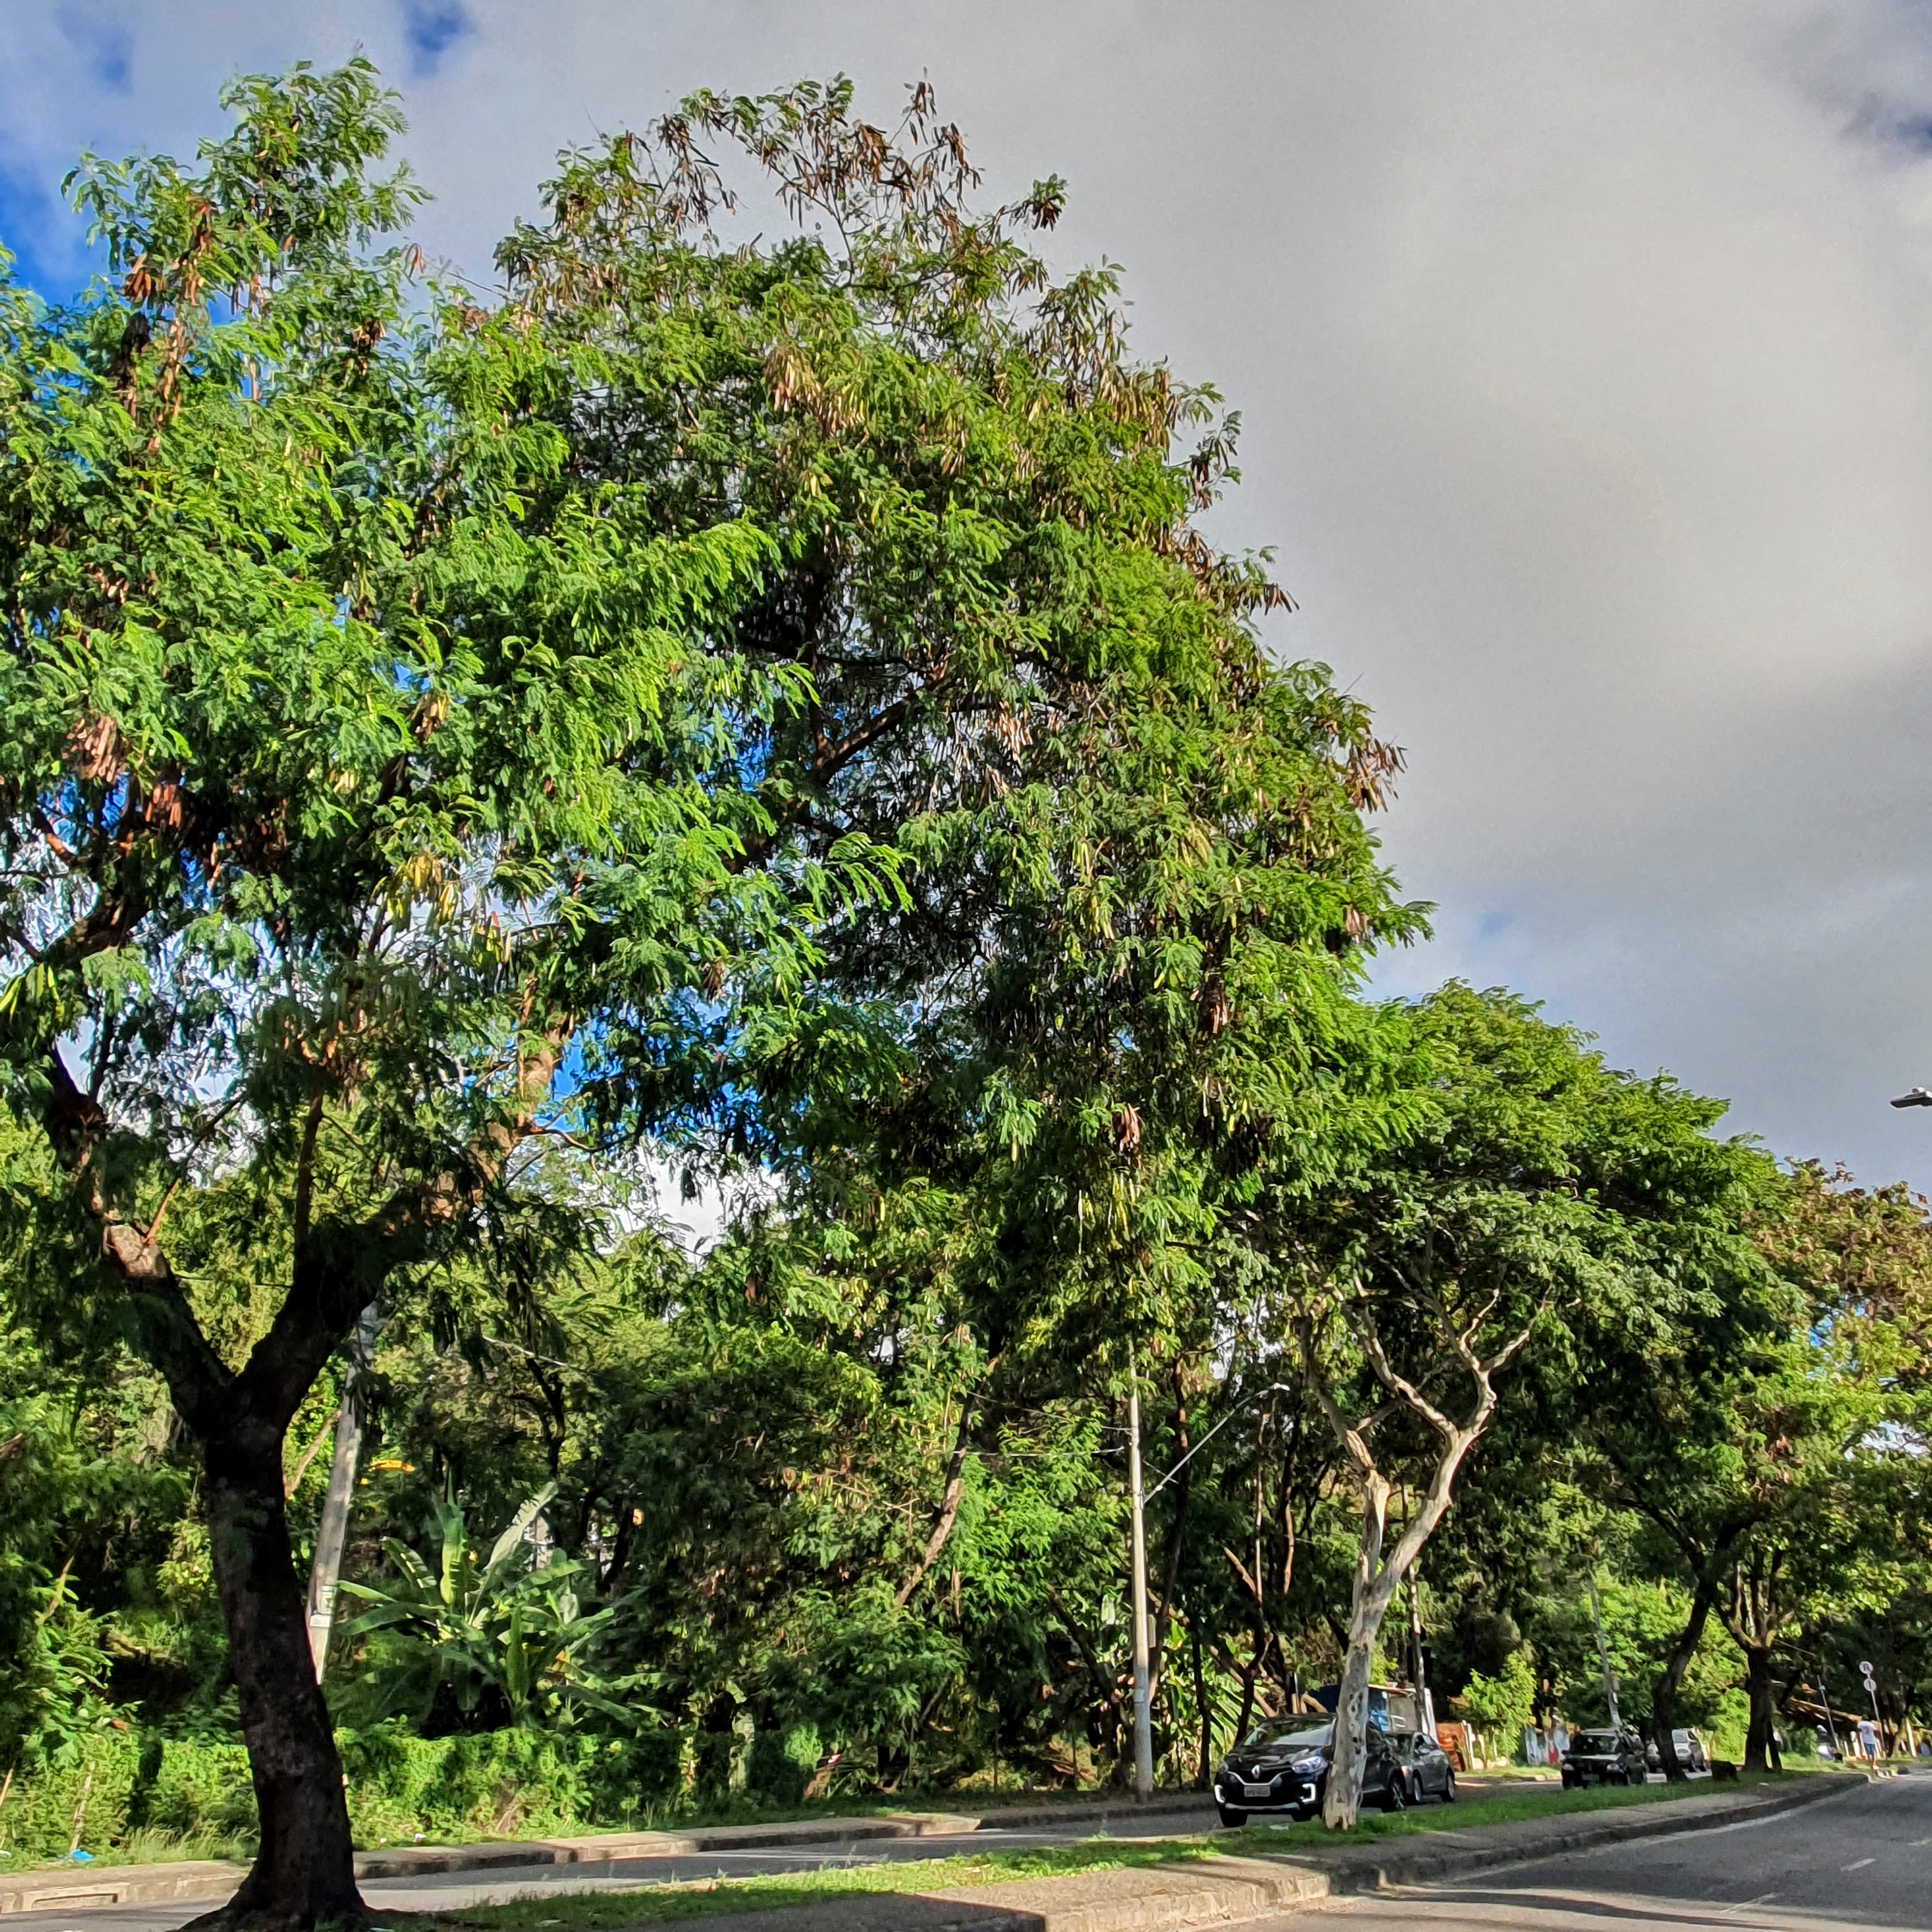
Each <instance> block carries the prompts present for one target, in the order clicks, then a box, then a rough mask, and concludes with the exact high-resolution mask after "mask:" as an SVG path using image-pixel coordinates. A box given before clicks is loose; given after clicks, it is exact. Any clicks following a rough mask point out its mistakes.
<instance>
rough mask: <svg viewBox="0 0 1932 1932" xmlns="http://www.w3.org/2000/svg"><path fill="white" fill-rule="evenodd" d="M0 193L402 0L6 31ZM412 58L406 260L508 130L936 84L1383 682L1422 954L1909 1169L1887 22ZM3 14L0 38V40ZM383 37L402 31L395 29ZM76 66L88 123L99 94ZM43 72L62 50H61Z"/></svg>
mask: <svg viewBox="0 0 1932 1932" xmlns="http://www.w3.org/2000/svg"><path fill="white" fill-rule="evenodd" d="M0 10H4V11H5V13H6V15H7V37H8V40H9V41H10V44H11V45H12V46H13V48H14V49H15V58H13V61H12V62H11V64H10V66H9V68H7V71H5V74H0V126H4V127H6V128H7V130H8V131H7V134H6V136H4V137H0V172H6V173H8V174H10V175H14V176H16V177H17V176H19V175H20V174H21V173H22V172H23V171H26V170H28V169H32V170H37V171H38V172H40V173H41V174H43V175H45V176H46V177H47V178H51V177H52V175H54V174H55V173H57V172H58V169H59V168H60V167H61V166H62V165H64V163H65V160H66V159H67V158H68V157H69V156H70V155H71V153H72V151H74V149H75V148H77V147H78V146H80V145H83V144H85V143H87V142H93V143H95V144H98V145H107V146H110V147H112V146H115V145H124V144H127V143H130V142H147V143H148V144H150V145H157V146H173V147H175V148H187V147H188V146H190V145H191V142H192V140H193V136H194V135H195V134H196V133H197V132H198V131H199V130H202V129H203V128H205V127H206V125H207V124H208V118H209V105H208V104H209V101H210V98H211V93H212V90H213V87H214V84H215V83H217V81H218V80H220V78H221V77H223V76H224V75H225V74H227V73H228V72H230V71H233V69H234V68H236V67H237V66H242V67H251V66H259V65H275V64H278V63H279V62H282V61H284V60H286V59H288V58H293V57H294V56H296V55H310V56H312V57H314V58H318V59H329V58H336V57H338V56H339V55H341V53H343V52H346V51H347V49H348V48H349V47H350V46H351V45H352V44H354V43H358V42H359V43H362V44H364V45H365V46H367V47H368V49H369V50H370V51H371V53H372V54H374V55H375V56H376V57H377V58H378V59H379V60H380V62H382V63H383V65H384V66H385V67H386V69H387V70H388V71H389V72H391V73H392V74H395V75H396V76H398V77H403V78H404V79H407V77H409V76H410V74H411V71H412V62H413V61H416V62H420V60H421V58H422V51H423V50H422V45H421V40H422V32H423V22H424V21H425V20H427V19H428V18H429V17H431V15H435V16H436V17H437V18H439V19H440V18H441V17H442V10H438V9H437V8H428V9H425V8H424V7H412V6H408V5H401V4H397V5H388V4H377V0H368V4H348V0H338V4H335V5H328V4H324V5H305V6H303V7H300V8H296V7H276V6H272V5H271V6H262V5H254V6H249V7H243V6H240V5H233V4H230V0H178V4H177V5H175V6H174V7H171V8H169V9H166V10H157V9H140V8H136V7H133V6H131V5H130V6H125V7H117V6H114V5H105V4H96V5H92V6H91V7H89V8H88V9H87V10H86V13H85V14H84V15H71V16H63V17H62V18H64V19H67V20H68V21H69V23H70V28H71V23H72V21H73V20H77V19H80V20H85V23H86V27H87V32H86V34H77V32H75V31H70V28H64V27H63V26H62V25H61V24H60V22H59V20H56V19H55V18H53V17H51V16H50V14H49V13H48V11H47V10H44V9H43V8H40V7H32V6H29V5H27V4H26V0H0ZM447 12H448V13H449V16H450V18H451V20H452V21H453V20H459V19H460V20H461V21H462V22H463V24H464V30H463V31H461V32H460V33H459V32H457V31H455V28H453V27H452V28H451V30H450V31H449V32H448V33H447V34H445V35H444V36H443V37H442V38H441V39H440V41H439V44H438V46H437V59H436V62H435V65H434V71H430V72H427V73H424V74H420V75H419V76H418V77H416V78H415V79H413V80H408V87H409V97H410V99H409V104H410V113H411V116H412V120H413V133H412V136H411V141H410V148H411V151H412V154H413V157H414V158H415V160H416V165H417V166H418V168H419V171H420V172H421V173H422V175H423V176H424V177H425V179H426V180H427V181H428V184H429V185H430V186H431V187H433V188H434V190H436V192H437V195H438V196H439V200H438V203H437V207H436V208H435V209H434V211H433V214H432V217H431V222H430V224H429V229H430V236H431V240H432V242H434V245H435V246H437V248H440V249H441V250H442V251H444V252H446V253H447V254H449V255H450V256H451V257H453V258H454V259H455V260H458V261H459V262H460V263H463V264H465V265H466V266H469V267H471V268H472V269H475V270H477V271H478V272H481V271H482V270H483V269H484V268H485V266H486V264H487V257H488V249H489V245H490V242H491V241H492V240H493V239H494V237H495V236H496V234H498V233H499V232H500V231H501V230H502V229H503V228H504V227H505V226H506V225H507V223H508V220H510V218H511V217H512V216H513V215H514V214H517V213H520V212H528V211H529V210H530V208H532V205H533V187H534V184H535V181H536V180H537V179H538V178H539V176H540V175H541V173H542V172H544V168H545V166H547V162H548V160H549V157H550V154H551V152H552V151H553V149H554V148H556V146H558V145H560V144H561V143H563V142H571V141H577V140H582V139H586V138H588V137H589V136H590V135H591V134H592V133H593V132H594V131H595V130H596V129H598V128H599V127H615V126H616V125H619V124H622V123H623V122H625V121H637V120H638V119H640V118H643V117H645V116H646V115H649V114H651V113H655V112H657V111H659V110H661V108H662V107H664V105H665V104H667V102H668V101H670V100H671V99H672V98H674V97H675V96H676V95H678V94H679V93H681V92H684V91H685V89H688V88H689V87H691V86H694V85H697V84H699V83H711V84H713V85H718V86H727V87H732V88H748V89H757V88H760V87H764V86H773V85H776V84H778V83H781V82H782V81H784V80H787V79H790V78H791V77H793V76H795V75H796V74H801V73H807V72H810V73H817V74H825V73H828V72H829V71H832V70H833V69H835V68H844V69H846V70H847V71H850V72H851V73H852V74H853V75H854V76H855V77H856V78H857V79H858V80H859V82H860V83H861V86H862V89H864V90H865V96H866V98H867V99H868V101H870V102H871V104H873V106H874V110H875V111H877V112H880V113H883V112H885V111H887V110H889V107H891V105H892V103H893V102H895V101H896V99H897V98H898V89H899V86H901V83H904V81H906V80H909V79H911V78H913V77H916V76H917V75H918V74H920V73H922V72H924V73H927V74H930V76H931V77H932V79H933V80H934V81H935V83H936V84H937V85H938V86H939V88H940V89H941V102H942V105H943V106H944V107H945V108H946V109H947V111H948V112H950V113H953V114H955V115H957V117H958V118H959V119H960V121H962V124H964V126H965V128H966V130H967V132H968V136H969V138H970V139H971V141H972V142H973V144H974V148H975V151H976V152H977V155H978V156H979V157H980V159H981V160H982V161H983V163H985V164H986V166H987V167H988V169H989V175H990V177H991V178H990V180H989V190H990V191H992V192H995V193H1010V192H1011V191H1013V190H1014V189H1015V188H1016V187H1019V186H1021V185H1023V184H1025V182H1026V181H1028V180H1030V179H1031V178H1033V177H1034V175H1039V174H1042V173H1045V172H1049V170H1053V169H1058V171H1060V172H1063V173H1064V174H1065V175H1067V176H1068V177H1069V178H1070V181H1071V183H1072V185H1073V196H1074V200H1073V211H1072V213H1071V214H1070V217H1069V220H1068V221H1067V224H1066V225H1065V227H1064V230H1063V231H1062V233H1061V236H1060V237H1059V239H1058V242H1057V246H1058V248H1059V249H1060V251H1061V254H1062V255H1063V256H1064V257H1065V258H1066V259H1067V260H1072V259H1073V258H1074V257H1092V256H1094V255H1097V254H1102V253H1105V254H1107V255H1109V256H1110V257H1113V258H1114V259H1115V260H1120V261H1122V262H1124V263H1125V264H1126V265H1127V269H1128V271H1129V291H1130V295H1131V296H1132V298H1133V302H1134V304H1135V309H1134V314H1135V317H1136V340H1137V341H1138V342H1139V345H1140V347H1142V350H1144V351H1145V352H1147V353H1157V354H1162V355H1165V356H1169V357H1170V358H1171V359H1172V360H1173V361H1174V362H1175V364H1176V365H1177V366H1178V368H1181V370H1182V371H1184V372H1185V373H1187V374H1190V375H1195V376H1207V377H1212V378H1213V379H1214V380H1216V381H1217V383H1219V384H1220V386H1221V387H1222V388H1223V390H1224V392H1226V394H1227V395H1228V397H1229V400H1230V401H1232V402H1233V403H1234V404H1236V405H1237V406H1238V407H1240V408H1241V410H1243V412H1244V416H1245V421H1246V437H1245V457H1246V460H1245V468H1246V471H1247V481H1246V484H1244V487H1243V489H1242V490H1241V492H1240V493H1239V495H1238V499H1237V500H1236V501H1235V502H1232V503H1231V504H1229V505H1227V506H1226V508H1224V509H1223V511H1220V513H1218V519H1219V520H1218V525H1217V527H1218V530H1219V533H1220V535H1222V536H1223V538H1224V539H1225V540H1226V541H1231V542H1235V543H1240V544H1259V543H1263V542H1270V541H1272V542H1274V543H1276V544H1278V545H1279V547H1280V571H1281V574H1282V575H1283V577H1284V579H1285V580H1286V582H1288V583H1289V585H1290V586H1291V587H1292V589H1294V590H1295V593H1296V595H1297V596H1298V598H1299V599H1300V600H1301V603H1302V605H1303V610H1302V612H1301V615H1300V616H1297V617H1296V618H1295V619H1292V620H1289V622H1286V623H1284V624H1283V625H1282V627H1281V628H1280V631H1279V632H1278V633H1277V636H1276V641H1277V642H1278V643H1279V644H1280V646H1281V647H1282V648H1283V649H1286V650H1289V651H1292V652H1296V653H1298V654H1302V655H1315V656H1319V657H1322V658H1325V659H1326V660H1327V661H1329V662H1330V663H1331V664H1334V666H1335V667H1336V668H1337V671H1338V673H1340V675H1341V676H1342V677H1343V679H1344V680H1345V681H1346V682H1350V683H1352V684H1353V685H1355V687H1356V688H1358V689H1359V690H1361V691H1362V692H1363V693H1364V694H1365V695H1367V697H1369V698H1370V700H1372V701H1373V703H1374V704H1375V705H1376V708H1377V709H1378V711H1379V714H1380V715H1381V716H1382V719H1383V721H1384V723H1385V727H1386V728H1387V729H1388V731H1389V732H1390V733H1391V734H1392V735H1394V736H1396V737H1397V739H1400V742H1403V743H1404V744H1405V745H1407V746H1408V748H1409V751H1410V754H1411V758H1412V772H1411V775H1410V778H1409V781H1408V782H1407V784H1406V786H1405V787H1404V790H1403V796H1402V799H1401V800H1400V804H1399V805H1398V807H1397V810H1396V811H1395V812H1394V814H1392V816H1391V820H1390V821H1389V823H1388V826H1387V827H1386V837H1387V842H1388V850H1389V853H1390V855H1391V858H1392V859H1393V860H1394V862H1395V863H1396V865H1397V867H1398V868H1399V869H1400V872H1401V874H1402V875H1403V879H1404V880H1405V883H1406V886H1408V888H1409V890H1411V891H1412V892H1414V893H1415V894H1417V895H1420V896H1423V897H1427V898H1431V899H1433V900H1435V901H1438V902H1439V904H1440V905H1441V906H1442V913H1441V916H1440V920H1439V938H1438V939H1437V940H1436V942H1435V943H1434V944H1433V945H1431V946H1430V947H1427V948H1424V949H1422V950H1420V951H1419V952H1418V953H1415V954H1412V955H1406V956H1401V957H1399V958H1397V959H1394V960H1391V961H1390V962H1388V963H1387V964H1386V965H1385V968H1384V971H1383V974H1382V984H1384V985H1385V986H1388V987H1390V988H1391V989H1400V990H1415V989H1418V988H1421V987H1422V986H1426V985H1428V984H1430V983H1433V982H1435V981H1436V980H1440V979H1442V978H1443V977H1447V976H1448V975H1450V974H1460V975H1463V976H1465V977H1469V978H1472V979H1473V980H1477V981H1478V982H1479V983H1485V984H1487V983H1495V982H1502V983H1508V984H1511V985H1512V986H1516V987H1517V988H1518V989H1520V990H1522V991H1523V992H1527V993H1529V994H1532V995H1537V996H1540V997H1542V998H1545V999H1546V1000H1547V1001H1548V1003H1549V1006H1550V1010H1551V1011H1552V1012H1553V1013H1556V1014H1558V1015H1560V1016H1562V1017H1565V1018H1567V1019H1574V1020H1576V1021H1577V1022H1580V1023H1581V1024H1583V1025H1586V1026H1588V1027H1589V1028H1592V1029H1594V1030H1595V1031H1597V1032H1598V1033H1599V1034H1601V1036H1602V1037H1603V1040H1604V1046H1605V1047H1606V1049H1607V1051H1608V1052H1610V1055H1612V1057H1613V1058H1614V1059H1615V1060H1616V1061H1618V1062H1619V1064H1625V1065H1632V1066H1636V1067H1639V1068H1641V1069H1643V1070H1649V1069H1650V1068H1652V1067H1656V1066H1658V1065H1668V1066H1669V1067H1671V1068H1673V1070H1675V1071H1676V1073H1679V1076H1681V1077H1682V1078H1683V1079H1685V1081H1687V1082H1689V1083H1691V1084H1692V1085H1696V1086H1698V1087H1700V1088H1703V1089H1705V1090H1706V1091H1712V1092H1716V1093H1720V1094H1728V1095H1730V1097H1732V1098H1733V1100H1734V1102H1735V1103H1736V1106H1735V1112H1734V1115H1733V1118H1734V1120H1735V1121H1736V1124H1737V1125H1738V1126H1739V1127H1741V1128H1744V1129H1748V1130H1752V1131H1755V1132H1758V1133H1762V1134H1763V1135H1764V1136H1766V1138H1767V1139H1769V1140H1770V1141H1771V1142H1772V1144H1773V1145H1775V1146H1777V1147H1778V1148H1781V1149H1783V1150H1785V1151H1790V1152H1792V1153H1796V1154H1805V1153H1819V1154H1825V1155H1827V1156H1843V1157H1846V1158H1847V1159H1849V1160H1852V1162H1853V1163H1855V1164H1856V1165H1857V1166H1858V1167H1859V1168H1860V1169H1861V1170H1862V1171H1864V1172H1867V1174H1868V1175H1870V1176H1871V1177H1872V1178H1886V1177H1889V1176H1892V1175H1906V1176H1908V1177H1909V1178H1912V1179H1913V1180H1915V1181H1918V1182H1919V1183H1921V1184H1927V1183H1932V1129H1928V1128H1927V1127H1925V1125H1924V1122H1923V1118H1922V1117H1921V1116H1920V1115H1915V1114H1893V1113H1891V1112H1890V1111H1889V1110H1888V1109H1886V1108H1885V1106H1884V1104H1883V1103H1884V1101H1885V1097H1887V1095H1888V1094H1890V1093H1891V1092H1893V1091H1898V1090H1899V1089H1900V1088H1902V1087H1903V1086H1905V1085H1910V1084H1913V1083H1915V1082H1918V1081H1919V1080H1921V1079H1932V1022H1928V1020H1927V1016H1926V1014H1925V1011H1924V1007H1925V1001H1924V995H1923V989H1924V986H1925V985H1926V983H1927V977H1928V976H1927V965H1928V962H1932V859H1928V857H1927V852H1926V841H1925V838H1924V828H1925V827H1926V826H1927V823H1928V814H1927V806H1928V804H1932V798H1928V796H1927V794H1928V791H1932V775H1928V772H1927V757H1926V748H1927V745H1928V742H1932V740H1928V732H1932V693H1928V691H1927V679H1926V670H1927V662H1928V657H1932V302H1928V299H1927V297H1928V295H1932V219H1928V217H1932V141H1928V139H1927V127H1928V124H1932V123H1928V115H1932V44H1928V38H1927V20H1928V15H1927V12H1926V10H1924V7H1921V6H1918V5H1911V4H1908V0H1865V4H1852V5H1839V6H1834V7H1830V8H1821V7H1814V6H1809V5H1796V4H1793V0H1707V4H1706V5H1701V6H1699V7H1683V6H1682V5H1669V4H1664V0H1616V4H1606V5H1588V4H1573V5H1565V6H1564V7H1541V6H1536V5H1529V4H1525V0H1511V4H1489V5H1484V4H1481V0H1470V4H1466V5H1461V6H1459V7H1455V8H1446V7H1434V6H1430V5H1421V4H1401V5H1397V4H1390V5H1372V4H1371V5H1361V6H1357V7H1333V6H1330V5H1324V4H1321V0H1276V4H1262V0H1253V4H1246V5H1235V4H1227V3H1226V0H1223V4H1216V0H1205V4H1202V5H1196V6H1193V7H1188V8H1176V7H1154V6H1151V5H1141V6H1136V5H1127V4H1110V5H1079V4H1061V5H1052V4H1046V5H1042V4H1039V0H1034V4H1031V5H1016V4H1013V0H983V4H980V5H974V6H972V7H966V6H963V5H962V6H953V7H937V6H931V5H926V6H921V5H909V4H895V5H885V4H883V0H879V4H866V0H842V3H841V0H788V4H787V5H783V6H778V5H759V4H753V3H752V0H739V3H738V4H714V5H700V4H697V0H685V4H682V5H662V6H659V7H653V8H649V9H646V8H641V7H635V6H632V5H622V4H616V0H598V4H591V0H579V4H574V5H572V4H556V0H553V4H549V5H544V6H543V7H534V6H527V5H515V6H513V5H490V4H486V0H475V4H472V5H469V6H468V7H465V8H463V9H460V10H459V9H456V8H453V7H452V8H449V9H448V10H447ZM412 33H414V34H415V35H416V40H415V41H414V42H413V40H412ZM102 47H109V48H113V49H118V50H119V52H120V56H121V62H122V65H120V66H118V67H117V68H116V73H117V75H118V76H120V77H121V78H122V79H124V86H125V88H126V90H127V91H126V92H110V90H109V89H107V87H105V86H104V84H103V83H102V81H101V79H100V77H99V75H98V63H99V61H100V59H101V54H100V52H99V49H101V48H102ZM90 62H92V63H93V64H94V66H93V69H92V77H91V71H90Z"/></svg>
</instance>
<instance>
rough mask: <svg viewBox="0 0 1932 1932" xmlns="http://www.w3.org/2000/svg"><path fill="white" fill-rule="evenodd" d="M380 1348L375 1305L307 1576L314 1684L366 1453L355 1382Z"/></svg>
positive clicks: (347, 1387) (352, 1374) (351, 1379)
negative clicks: (361, 1460)
mask: <svg viewBox="0 0 1932 1932" xmlns="http://www.w3.org/2000/svg"><path fill="white" fill-rule="evenodd" d="M375 1347H376V1304H374V1302H373V1301H372V1302H371V1304H369V1306H368V1307H367V1308H365V1309H364V1310H363V1311H362V1319H361V1320H360V1321H359V1322H357V1323H356V1333H355V1335H354V1337H353V1339H352V1340H351V1341H350V1344H349V1368H348V1372H347V1374H345V1375H344V1377H343V1379H342V1410H341V1414H340V1415H338V1416H337V1418H335V1456H334V1457H333V1459H332V1460H331V1462H330V1463H329V1493H328V1494H327V1496H325V1497H324V1498H323V1504H322V1520H321V1521H320V1523H317V1526H316V1532H315V1561H314V1563H313V1564H312V1565H311V1566H310V1569H309V1573H308V1649H309V1655H311V1657H312V1658H314V1660H315V1681H316V1682H317V1683H318V1684H320V1682H322V1674H323V1671H324V1670H326V1669H327V1668H328V1665H329V1631H330V1630H331V1629H332V1628H333V1626H334V1625H335V1586H336V1580H337V1579H338V1577H340V1576H341V1573H342V1546H343V1544H344V1541H346V1540H347V1536H348V1532H349V1505H350V1499H352V1498H353V1496H354V1495H355V1493H356V1463H357V1461H358V1460H359V1458H360V1457H361V1455H362V1411H361V1409H360V1408H359V1406H358V1405H357V1403H356V1376H357V1375H358V1374H359V1373H360V1372H361V1371H362V1370H364V1369H365V1368H367V1367H368V1364H369V1358H370V1356H371V1355H372V1354H373V1353H374V1351H375Z"/></svg>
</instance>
